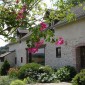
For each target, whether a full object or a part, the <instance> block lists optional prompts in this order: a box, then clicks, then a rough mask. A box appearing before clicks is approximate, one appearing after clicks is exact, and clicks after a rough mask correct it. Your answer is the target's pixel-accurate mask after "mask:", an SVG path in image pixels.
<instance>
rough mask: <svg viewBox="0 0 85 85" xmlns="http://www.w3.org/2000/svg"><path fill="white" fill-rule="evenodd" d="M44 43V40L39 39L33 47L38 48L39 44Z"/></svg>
mask: <svg viewBox="0 0 85 85" xmlns="http://www.w3.org/2000/svg"><path fill="white" fill-rule="evenodd" d="M43 43H44V40H40V41H39V42H36V43H35V47H37V48H39V47H40V46H42V45H43Z"/></svg>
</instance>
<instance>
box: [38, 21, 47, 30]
mask: <svg viewBox="0 0 85 85" xmlns="http://www.w3.org/2000/svg"><path fill="white" fill-rule="evenodd" d="M40 25H41V28H40V31H43V30H45V29H46V28H47V25H46V23H44V22H42V23H40Z"/></svg>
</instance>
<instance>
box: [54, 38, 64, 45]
mask: <svg viewBox="0 0 85 85" xmlns="http://www.w3.org/2000/svg"><path fill="white" fill-rule="evenodd" d="M55 44H56V45H62V44H64V39H63V38H62V37H60V38H59V39H58V41H56V42H55Z"/></svg>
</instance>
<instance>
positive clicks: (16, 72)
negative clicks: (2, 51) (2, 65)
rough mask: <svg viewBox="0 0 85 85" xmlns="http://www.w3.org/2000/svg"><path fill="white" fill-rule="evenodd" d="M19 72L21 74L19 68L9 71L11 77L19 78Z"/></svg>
mask: <svg viewBox="0 0 85 85" xmlns="http://www.w3.org/2000/svg"><path fill="white" fill-rule="evenodd" d="M18 72H19V69H18V68H10V69H9V71H8V74H9V77H11V78H17V77H18Z"/></svg>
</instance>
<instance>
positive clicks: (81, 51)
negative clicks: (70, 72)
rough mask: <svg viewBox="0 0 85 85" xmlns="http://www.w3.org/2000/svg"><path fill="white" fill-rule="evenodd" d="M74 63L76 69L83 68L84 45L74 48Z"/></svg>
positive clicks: (84, 59) (84, 58) (84, 62)
mask: <svg viewBox="0 0 85 85" xmlns="http://www.w3.org/2000/svg"><path fill="white" fill-rule="evenodd" d="M76 65H77V69H78V71H80V70H81V69H85V46H79V47H77V48H76Z"/></svg>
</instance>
